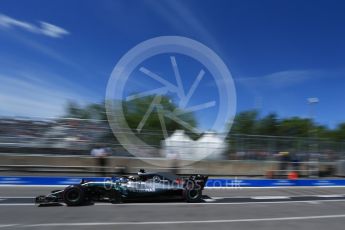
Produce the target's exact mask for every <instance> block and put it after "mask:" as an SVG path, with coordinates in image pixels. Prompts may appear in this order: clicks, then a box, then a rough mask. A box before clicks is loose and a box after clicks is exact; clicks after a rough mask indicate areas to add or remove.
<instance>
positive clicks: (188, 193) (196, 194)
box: [183, 180, 202, 203]
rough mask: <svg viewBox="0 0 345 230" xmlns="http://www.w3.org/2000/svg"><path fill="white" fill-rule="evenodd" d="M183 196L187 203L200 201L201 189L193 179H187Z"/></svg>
mask: <svg viewBox="0 0 345 230" xmlns="http://www.w3.org/2000/svg"><path fill="white" fill-rule="evenodd" d="M183 196H184V199H185V200H186V201H187V202H188V203H199V202H201V201H202V190H201V188H200V186H199V185H197V184H196V183H195V182H194V181H192V180H188V181H187V182H186V187H185V190H184V191H183Z"/></svg>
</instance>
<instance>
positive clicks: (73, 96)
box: [0, 0, 345, 127]
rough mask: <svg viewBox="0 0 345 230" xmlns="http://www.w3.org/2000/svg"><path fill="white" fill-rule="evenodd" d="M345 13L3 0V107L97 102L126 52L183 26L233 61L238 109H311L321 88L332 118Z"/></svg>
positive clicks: (262, 5)
mask: <svg viewBox="0 0 345 230" xmlns="http://www.w3.org/2000/svg"><path fill="white" fill-rule="evenodd" d="M344 12H345V3H344V1H335V0H328V1H326V0H325V1H317V0H303V1H300V0H287V1H284V0H281V1H276V0H272V1H267V0H262V1H255V0H252V1H248V0H241V1H225V0H224V1H220V0H219V1H211V0H203V1H197V0H195V1H194V0H186V1H172V0H170V1H167V0H160V1H154V0H150V1H145V0H143V1H139V0H136V1H135V0H124V1H111V0H109V1H108V0H101V1H86V0H83V1H81V0H80V1H77V0H75V1H63V0H59V1H38V0H28V1H17V0H2V1H0V104H1V107H0V115H2V116H38V117H54V116H59V115H61V114H62V113H63V112H64V106H65V104H66V101H67V100H74V101H77V102H79V103H81V104H86V103H89V102H100V101H102V100H104V95H105V89H106V85H107V81H108V78H109V76H110V74H111V71H112V70H113V68H114V66H115V64H116V63H117V61H118V60H119V59H120V58H121V57H122V55H124V54H125V53H126V52H127V51H128V50H129V49H131V48H132V47H133V46H135V45H137V44H138V43H140V42H142V41H144V40H147V39H150V38H153V37H157V36H164V35H178V36H185V37H188V38H192V39H195V40H197V41H200V42H202V43H203V44H205V45H207V46H208V47H210V48H211V49H213V50H214V51H215V52H216V53H217V54H218V55H219V56H220V57H221V58H222V59H223V61H224V62H225V63H226V64H227V66H228V67H229V69H230V71H231V73H232V76H233V78H234V80H235V84H236V90H237V112H239V111H243V110H248V109H253V108H257V109H259V110H260V111H261V113H262V114H263V115H265V114H267V113H269V112H276V113H277V114H278V115H280V116H282V117H289V116H301V117H307V116H308V105H307V98H308V97H318V98H319V99H320V102H319V104H317V105H316V107H315V111H316V112H315V116H316V120H317V121H318V122H319V123H321V124H324V125H328V126H330V127H334V126H335V125H336V124H337V123H339V122H341V121H345V117H344V114H345V107H344V106H343V101H345V94H344V86H345V76H344V74H345V14H344ZM152 68H154V67H152ZM157 71H161V70H157ZM193 77H195V76H193ZM188 79H189V78H187V82H186V84H190V82H192V81H190V80H188ZM188 82H189V83H188ZM208 94H209V95H211V96H215V97H217V92H216V91H215V90H211V89H210V90H208ZM200 95H201V96H200V97H202V95H203V94H200ZM198 99H200V98H195V100H196V101H197V100H198ZM212 114H213V113H212V110H210V111H209V113H204V114H201V115H200V119H201V120H208V119H209V117H208V116H210V117H212Z"/></svg>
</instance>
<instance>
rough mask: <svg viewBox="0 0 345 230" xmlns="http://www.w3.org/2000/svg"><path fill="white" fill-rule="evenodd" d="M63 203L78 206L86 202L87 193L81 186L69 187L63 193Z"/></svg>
mask: <svg viewBox="0 0 345 230" xmlns="http://www.w3.org/2000/svg"><path fill="white" fill-rule="evenodd" d="M63 201H64V202H65V203H66V204H67V205H68V206H78V205H82V204H83V203H84V202H85V191H84V189H83V187H82V186H80V185H73V186H70V187H67V188H66V189H65V190H64V193H63Z"/></svg>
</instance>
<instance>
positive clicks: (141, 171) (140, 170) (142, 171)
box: [138, 169, 146, 176]
mask: <svg viewBox="0 0 345 230" xmlns="http://www.w3.org/2000/svg"><path fill="white" fill-rule="evenodd" d="M144 173H146V171H145V169H139V172H138V175H139V176H140V175H142V174H144Z"/></svg>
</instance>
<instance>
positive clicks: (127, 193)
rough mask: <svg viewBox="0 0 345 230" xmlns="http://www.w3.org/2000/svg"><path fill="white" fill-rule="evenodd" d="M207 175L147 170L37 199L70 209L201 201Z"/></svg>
mask: <svg viewBox="0 0 345 230" xmlns="http://www.w3.org/2000/svg"><path fill="white" fill-rule="evenodd" d="M207 179H208V176H203V175H192V176H189V177H186V178H182V177H178V176H176V175H174V174H171V173H166V172H161V173H147V172H145V171H144V170H140V171H139V172H138V176H136V177H133V176H129V177H125V176H123V177H113V178H108V179H105V180H104V181H103V182H96V181H85V180H82V181H81V183H80V184H77V185H70V186H68V187H66V188H65V189H63V190H54V191H52V192H51V194H49V195H46V196H44V195H43V196H38V197H36V199H35V202H36V204H40V205H49V204H59V203H62V202H63V203H66V204H67V205H68V206H79V205H86V204H90V203H93V202H97V201H110V202H112V203H122V202H127V201H144V200H170V199H174V200H177V199H179V200H185V201H186V202H191V203H196V202H201V201H202V191H203V189H204V186H205V184H206V182H207Z"/></svg>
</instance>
